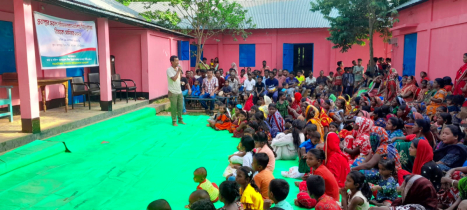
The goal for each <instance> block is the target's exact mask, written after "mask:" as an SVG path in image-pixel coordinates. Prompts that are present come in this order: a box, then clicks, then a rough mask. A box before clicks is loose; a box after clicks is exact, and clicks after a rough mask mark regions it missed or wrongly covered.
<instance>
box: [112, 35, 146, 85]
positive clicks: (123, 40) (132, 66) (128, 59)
mask: <svg viewBox="0 0 467 210" xmlns="http://www.w3.org/2000/svg"><path fill="white" fill-rule="evenodd" d="M143 32H145V31H140V30H121V29H118V28H111V29H110V54H111V55H113V56H115V73H117V74H120V77H121V78H124V79H132V80H133V81H135V83H136V85H137V89H136V91H137V92H142V90H143V87H142V85H141V84H142V67H141V65H142V62H141V33H143ZM130 84H131V82H130ZM130 84H129V85H130Z"/></svg>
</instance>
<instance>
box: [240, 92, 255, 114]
mask: <svg viewBox="0 0 467 210" xmlns="http://www.w3.org/2000/svg"><path fill="white" fill-rule="evenodd" d="M253 105H254V104H253V94H250V96H249V97H248V99H247V100H246V102H245V107H243V110H245V111H247V112H249V111H250V110H251V107H252V106H253Z"/></svg>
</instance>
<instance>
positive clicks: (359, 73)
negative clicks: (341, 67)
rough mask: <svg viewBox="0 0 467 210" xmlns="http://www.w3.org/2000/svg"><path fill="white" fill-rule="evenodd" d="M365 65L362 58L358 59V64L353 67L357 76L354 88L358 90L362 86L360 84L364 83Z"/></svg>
mask: <svg viewBox="0 0 467 210" xmlns="http://www.w3.org/2000/svg"><path fill="white" fill-rule="evenodd" d="M363 70H364V68H363V66H362V59H361V58H359V59H358V63H357V65H356V66H354V67H353V74H354V77H355V85H354V88H355V90H356V91H358V89H359V88H360V85H361V84H362V83H363Z"/></svg>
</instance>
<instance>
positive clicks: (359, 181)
mask: <svg viewBox="0 0 467 210" xmlns="http://www.w3.org/2000/svg"><path fill="white" fill-rule="evenodd" d="M347 190H350V192H348V193H347ZM339 192H340V194H341V196H342V206H343V207H344V208H343V210H368V209H369V208H370V203H368V200H370V199H371V196H372V195H371V191H370V186H368V184H367V183H365V175H363V174H362V173H360V172H359V171H351V172H350V173H349V174H348V175H347V180H345V187H344V188H341V189H340V190H339Z"/></svg>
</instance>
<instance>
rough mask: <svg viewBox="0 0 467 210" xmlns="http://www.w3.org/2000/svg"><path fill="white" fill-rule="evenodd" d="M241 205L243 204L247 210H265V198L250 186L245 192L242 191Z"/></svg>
mask: <svg viewBox="0 0 467 210" xmlns="http://www.w3.org/2000/svg"><path fill="white" fill-rule="evenodd" d="M240 195H242V197H241V198H240V203H242V204H243V205H244V206H245V208H248V207H249V208H248V209H251V210H263V197H262V196H261V193H259V192H256V190H255V188H253V187H252V186H251V185H250V184H248V186H246V188H245V191H243V192H242V190H241V189H240Z"/></svg>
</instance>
